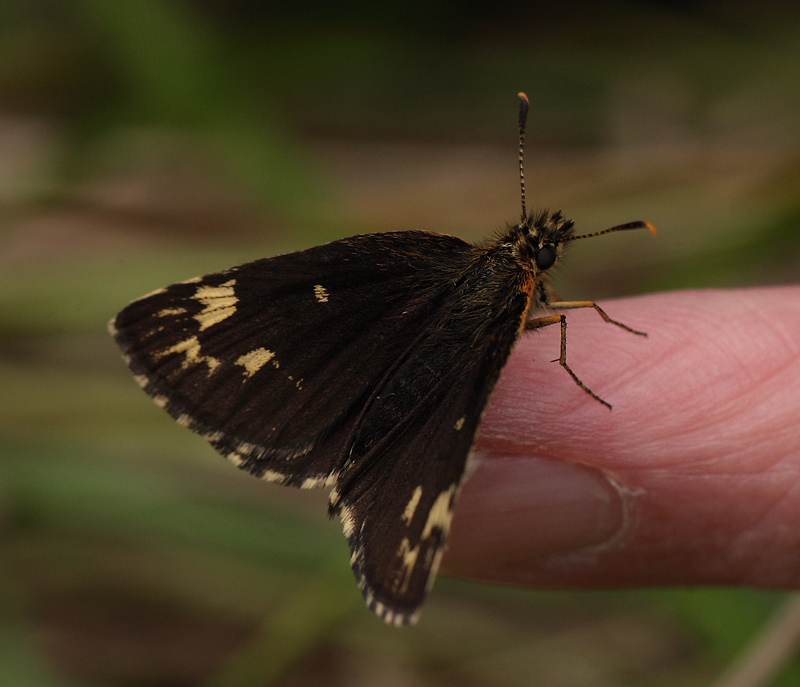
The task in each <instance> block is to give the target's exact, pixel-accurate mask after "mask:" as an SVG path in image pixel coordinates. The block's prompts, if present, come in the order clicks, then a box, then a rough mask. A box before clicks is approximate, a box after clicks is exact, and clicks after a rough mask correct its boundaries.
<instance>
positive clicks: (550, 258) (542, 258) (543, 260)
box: [536, 246, 556, 271]
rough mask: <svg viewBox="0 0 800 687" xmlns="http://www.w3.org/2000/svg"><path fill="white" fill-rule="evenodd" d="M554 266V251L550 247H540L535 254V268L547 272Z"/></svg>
mask: <svg viewBox="0 0 800 687" xmlns="http://www.w3.org/2000/svg"><path fill="white" fill-rule="evenodd" d="M555 264H556V250H555V248H553V247H552V246H542V247H541V248H540V249H539V250H538V251H537V252H536V267H538V268H539V269H540V270H542V271H544V270H549V269H550V268H551V267H552V266H553V265H555Z"/></svg>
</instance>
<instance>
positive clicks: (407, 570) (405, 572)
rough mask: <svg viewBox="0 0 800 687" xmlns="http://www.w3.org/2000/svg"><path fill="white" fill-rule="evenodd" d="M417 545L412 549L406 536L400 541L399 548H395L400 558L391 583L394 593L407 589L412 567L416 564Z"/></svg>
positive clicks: (402, 592)
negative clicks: (398, 566) (395, 574)
mask: <svg viewBox="0 0 800 687" xmlns="http://www.w3.org/2000/svg"><path fill="white" fill-rule="evenodd" d="M419 547H420V545H419V544H417V545H416V546H415V547H414V548H413V549H412V548H411V542H410V541H409V540H408V537H406V538H405V539H403V541H402V542H400V548H399V549H397V557H398V558H399V559H400V569H399V570H398V571H397V577H396V578H395V581H394V584H393V585H392V591H393V592H395V593H400V594H405V593H406V592H407V591H408V584H409V582H411V575H412V573H413V572H414V567H415V566H416V565H417V558H418V557H419Z"/></svg>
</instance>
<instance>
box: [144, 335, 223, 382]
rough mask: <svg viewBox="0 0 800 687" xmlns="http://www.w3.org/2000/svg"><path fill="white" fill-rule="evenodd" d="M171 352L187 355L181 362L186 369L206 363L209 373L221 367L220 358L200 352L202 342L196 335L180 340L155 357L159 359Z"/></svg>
mask: <svg viewBox="0 0 800 687" xmlns="http://www.w3.org/2000/svg"><path fill="white" fill-rule="evenodd" d="M171 353H183V354H184V355H185V356H186V358H185V359H184V361H183V363H182V364H181V367H182V368H183V369H184V370H185V369H186V368H187V367H189V365H197V364H199V363H205V364H206V365H208V373H209V374H211V373H212V372H213V371H214V370H216V369H217V367H219V360H217V359H216V358H213V357H212V356H210V355H208V356H205V355H203V354H202V353H201V352H200V342H199V341H198V340H197V337H196V336H192V337H189V338H188V339H186V340H185V341H179V342H178V343H176V344H175V345H174V346H170V347H169V348H166V349H164V350H163V351H161V352H160V353H157V354H156V355H155V359H156V360H158V359H159V358H163V357H164V356H167V355H170V354H171Z"/></svg>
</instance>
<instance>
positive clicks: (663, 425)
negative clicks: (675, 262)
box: [444, 287, 800, 588]
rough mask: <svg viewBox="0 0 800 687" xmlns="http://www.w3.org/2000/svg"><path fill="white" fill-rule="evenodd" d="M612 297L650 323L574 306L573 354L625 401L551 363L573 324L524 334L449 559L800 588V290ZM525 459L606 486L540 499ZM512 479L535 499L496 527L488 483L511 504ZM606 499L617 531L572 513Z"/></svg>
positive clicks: (498, 568) (497, 400) (549, 582)
mask: <svg viewBox="0 0 800 687" xmlns="http://www.w3.org/2000/svg"><path fill="white" fill-rule="evenodd" d="M603 305H604V307H605V306H606V305H607V308H608V310H609V312H612V311H613V314H614V316H616V317H619V318H620V319H622V320H624V321H625V322H629V323H630V324H632V325H635V326H638V327H641V328H642V329H644V330H646V331H647V332H648V338H647V339H645V340H641V339H637V338H634V337H630V338H626V337H625V336H624V334H625V333H624V332H617V331H609V330H608V328H606V327H607V326H605V325H604V323H603V322H602V321H600V322H597V321H595V320H594V319H593V318H592V317H591V315H592V313H570V317H569V337H570V338H569V348H568V357H569V360H570V364H571V365H572V366H573V368H575V369H579V370H580V372H579V374H580V375H581V377H582V379H584V381H586V383H587V385H588V386H590V388H596V389H597V390H598V391H600V390H602V393H601V395H603V396H604V397H607V398H608V400H609V401H610V402H611V403H612V404H613V405H614V409H613V410H612V411H611V412H609V411H608V410H607V409H605V408H603V407H602V406H600V405H599V404H597V403H592V402H591V401H592V399H584V398H582V397H581V396H580V394H574V386H573V385H572V384H571V382H570V380H569V379H568V378H567V379H564V377H565V376H566V375H564V374H563V371H562V370H560V369H559V367H558V365H557V364H552V363H551V362H550V361H551V360H552V359H553V358H554V357H556V356H555V355H553V351H555V352H557V346H558V343H557V337H553V336H552V335H551V334H550V333H548V332H536V333H534V334H533V335H528V336H527V337H524V338H523V340H522V341H521V342H520V344H519V345H518V347H517V350H516V351H515V355H514V356H513V357H512V359H511V361H510V362H509V364H508V366H507V368H506V371H505V372H504V374H503V377H502V378H501V380H500V383H499V385H498V390H497V392H496V394H495V396H494V398H493V400H492V403H491V405H490V407H489V409H488V411H487V414H486V418H485V422H484V425H483V427H482V429H481V434H480V436H479V438H478V441H477V443H476V450H477V451H478V453H480V454H481V455H483V456H484V460H483V461H482V462H481V464H480V466H479V467H478V469H477V470H476V477H475V479H473V480H471V481H470V482H469V483H468V484H467V486H466V487H465V488H464V492H463V496H462V499H461V501H460V503H459V507H458V508H457V509H456V517H455V520H454V523H453V537H452V539H451V551H450V552H449V553H448V555H447V556H446V557H445V561H444V568H445V569H446V570H447V572H449V573H451V574H462V575H465V576H468V577H478V578H480V579H485V580H486V579H488V580H494V581H498V582H508V583H515V584H533V585H539V586H550V587H553V586H559V587H561V586H566V587H587V588H590V587H607V586H612V587H613V586H628V585H630V586H635V585H642V584H748V585H755V586H761V587H779V588H797V587H798V586H800V546H798V544H800V487H795V485H797V484H800V479H798V477H800V475H799V474H798V473H800V429H798V426H799V425H800V423H798V422H797V419H798V417H800V392H798V391H797V390H798V389H800V288H796V287H775V288H762V289H749V290H742V291H694V292H692V291H689V292H676V293H668V294H660V295H654V296H646V297H640V298H635V299H627V300H624V301H610V302H609V303H608V304H603ZM612 329H613V328H612ZM631 339H633V340H631ZM496 457H502V458H503V459H502V460H493V459H495V458H496ZM526 460H527V461H542V460H544V461H546V462H550V463H555V462H558V461H566V462H567V463H569V464H573V465H576V466H578V467H580V468H581V470H584V471H589V472H591V473H593V474H594V478H582V479H583V481H584V483H585V485H588V486H587V488H588V489H591V490H592V491H593V493H595V495H597V494H600V497H599V499H595V500H594V501H591V500H584V501H581V499H580V498H577V499H576V500H574V504H575V505H574V506H573V507H571V506H570V503H569V502H564V503H557V504H556V503H554V502H551V503H550V504H549V507H546V508H542V507H541V503H542V487H541V485H540V486H538V487H537V485H534V484H528V485H526V484H524V480H525V479H526V478H525V477H524V475H522V474H521V473H520V471H519V469H515V468H513V463H514V462H517V461H526ZM565 474H566V473H564V472H563V471H562V473H561V474H556V473H554V471H553V470H552V469H550V470H549V472H548V471H547V470H544V471H542V470H541V469H540V470H538V472H537V471H536V470H530V475H529V476H528V479H529V481H532V480H538V481H542V480H547V479H548V477H547V476H548V475H549V482H548V484H549V485H550V487H551V488H555V487H553V485H557V484H559V483H560V480H561V481H563V479H565V477H564V475H565ZM543 475H544V477H543ZM506 480H508V481H509V482H510V483H511V484H510V486H507V487H505V489H506V490H508V489H511V490H512V491H511V492H509V493H512V494H517V495H519V494H522V497H520V496H516V497H515V498H514V500H513V502H514V504H515V510H514V512H513V513H511V514H510V515H509V517H506V518H503V517H502V515H501V516H498V517H494V518H493V519H492V521H491V523H488V524H487V523H486V522H483V524H481V523H482V520H481V519H482V518H483V519H484V520H485V518H487V517H489V516H490V515H491V512H490V511H489V510H488V509H487V508H484V507H483V506H482V499H484V498H485V496H486V494H485V491H486V489H484V487H483V486H482V485H483V484H484V483H486V484H488V485H489V487H488V488H491V489H492V490H494V496H493V499H492V502H494V503H497V502H498V500H499V501H500V502H503V493H504V487H503V485H504V484H505V483H506ZM573 482H574V480H573ZM603 483H605V485H606V486H605V488H604V487H603ZM526 488H527V489H529V498H528V501H527V503H526V502H525V500H524V499H525V489H526ZM578 488H583V487H578ZM537 498H538V499H539V504H537V502H536V500H537ZM571 498H572V497H571ZM591 503H594V504H595V507H596V508H597V504H598V503H600V504H601V505H600V506H599V509H598V510H597V511H596V512H597V513H600V514H602V517H604V518H605V523H606V526H605V527H602V526H601V527H599V528H598V529H596V530H595V531H593V532H592V533H591V535H592V536H594V537H599V538H600V539H602V541H600V540H596V541H592V537H591V536H590V537H589V538H588V539H586V538H583V539H581V538H580V537H578V538H577V539H576V538H575V537H572V533H574V531H575V528H574V527H573V528H572V529H570V526H569V525H567V526H564V525H563V523H562V524H559V521H560V519H562V518H565V517H566V518H567V519H568V521H569V518H570V517H571V516H570V513H572V512H573V511H574V510H575V509H576V508H577V507H578V506H580V505H582V506H583V507H584V508H585V506H586V504H591ZM602 504H606V506H603V505H602ZM546 505H547V504H546ZM526 509H527V514H526V512H525V510H526ZM590 512H592V513H594V512H595V511H591V510H590ZM576 519H577V518H576ZM461 520H463V522H460V521H461ZM520 523H525V526H524V527H523V526H520ZM481 528H482V529H483V530H484V531H483V533H478V534H476V529H478V530H479V529H481ZM581 528H582V529H580V530H579V531H580V532H581V533H582V536H583V535H585V534H586V525H585V523H583V524H582V525H581ZM553 532H555V534H553ZM559 532H561V534H563V535H564V537H565V541H566V543H565V545H564V546H560V545H559V543H558V541H557V539H558V537H559V536H560V535H559ZM492 537H495V538H497V537H499V538H501V540H502V547H503V550H502V552H501V553H502V555H500V553H499V552H498V548H497V547H494V549H493V548H492V547H491V546H489V545H488V544H487V542H491V540H492ZM571 537H572V538H571ZM543 542H545V544H543ZM570 542H571V543H572V544H580V543H583V544H585V545H583V546H578V547H577V548H575V547H574V546H573V548H572V549H570ZM493 560H494V561H495V563H494V564H493V562H492V561H493Z"/></svg>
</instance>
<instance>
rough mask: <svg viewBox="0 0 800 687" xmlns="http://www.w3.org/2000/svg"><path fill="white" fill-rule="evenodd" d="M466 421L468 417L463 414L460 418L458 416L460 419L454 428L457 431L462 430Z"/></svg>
mask: <svg viewBox="0 0 800 687" xmlns="http://www.w3.org/2000/svg"><path fill="white" fill-rule="evenodd" d="M466 421H467V418H466V417H464V416H463V415H462V416H461V417H460V418H458V420H456V424H455V426H454V427H453V429H455V430H456V432H460V431H461V428H462V427H463V426H464V423H465V422H466Z"/></svg>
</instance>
